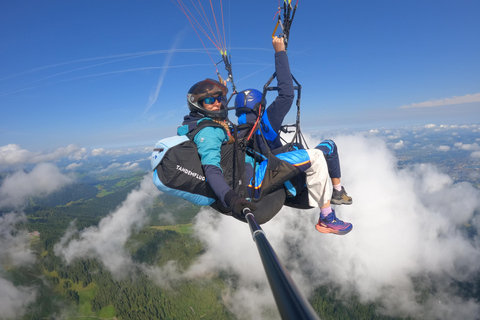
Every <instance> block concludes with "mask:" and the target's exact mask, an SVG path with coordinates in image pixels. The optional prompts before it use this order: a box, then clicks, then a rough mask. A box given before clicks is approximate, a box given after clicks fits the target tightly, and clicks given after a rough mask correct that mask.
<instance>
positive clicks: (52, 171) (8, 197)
mask: <svg viewBox="0 0 480 320" xmlns="http://www.w3.org/2000/svg"><path fill="white" fill-rule="evenodd" d="M73 181H74V180H73V178H71V177H70V176H67V175H64V174H62V173H61V172H60V170H59V169H58V168H57V167H56V166H55V165H53V164H51V163H41V164H38V165H36V166H35V167H34V168H33V170H32V171H31V172H28V173H27V172H24V171H23V170H19V171H17V172H15V173H14V174H12V175H10V176H7V177H6V178H5V180H4V181H3V183H2V185H1V186H0V208H2V207H20V206H22V205H23V204H24V203H25V201H26V200H27V199H28V198H29V197H38V196H46V195H48V194H50V193H52V192H54V191H56V190H58V189H59V188H61V187H63V186H65V185H67V184H69V183H72V182H73Z"/></svg>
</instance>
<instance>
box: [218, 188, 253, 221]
mask: <svg viewBox="0 0 480 320" xmlns="http://www.w3.org/2000/svg"><path fill="white" fill-rule="evenodd" d="M225 203H227V204H228V206H229V207H230V209H232V213H233V214H234V215H235V216H240V217H243V209H245V208H248V209H250V210H251V211H255V210H256V209H257V206H256V205H254V204H253V203H251V202H250V201H248V200H247V199H245V198H240V197H239V196H238V195H237V194H236V193H235V192H234V191H228V192H227V194H226V195H225Z"/></svg>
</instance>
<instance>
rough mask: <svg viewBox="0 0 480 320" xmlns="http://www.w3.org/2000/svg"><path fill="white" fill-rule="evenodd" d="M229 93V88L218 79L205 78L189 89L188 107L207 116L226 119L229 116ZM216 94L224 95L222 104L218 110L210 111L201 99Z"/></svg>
mask: <svg viewBox="0 0 480 320" xmlns="http://www.w3.org/2000/svg"><path fill="white" fill-rule="evenodd" d="M227 93H228V88H227V87H226V86H224V85H223V84H222V83H220V82H218V81H216V80H213V79H205V80H203V81H200V82H197V83H195V84H194V85H193V86H192V87H191V88H190V90H188V94H187V103H188V108H189V109H190V111H192V112H197V113H200V114H202V115H204V116H205V117H210V118H220V119H225V118H226V117H227V116H228V108H227V106H226V104H227ZM214 95H221V96H222V106H221V107H220V110H218V111H209V110H207V109H205V108H204V107H203V104H202V103H201V101H202V100H203V99H205V98H208V97H212V96H214Z"/></svg>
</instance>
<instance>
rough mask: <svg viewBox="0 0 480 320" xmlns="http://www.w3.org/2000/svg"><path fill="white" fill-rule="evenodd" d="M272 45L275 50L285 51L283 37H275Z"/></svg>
mask: <svg viewBox="0 0 480 320" xmlns="http://www.w3.org/2000/svg"><path fill="white" fill-rule="evenodd" d="M272 45H273V49H274V50H275V52H280V51H285V42H283V37H281V38H280V37H273V40H272Z"/></svg>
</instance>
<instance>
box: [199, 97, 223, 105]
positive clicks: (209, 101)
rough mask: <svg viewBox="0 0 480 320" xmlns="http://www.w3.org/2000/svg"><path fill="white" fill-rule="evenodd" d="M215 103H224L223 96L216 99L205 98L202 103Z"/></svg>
mask: <svg viewBox="0 0 480 320" xmlns="http://www.w3.org/2000/svg"><path fill="white" fill-rule="evenodd" d="M215 101H218V102H222V96H218V97H216V98H214V97H208V98H205V99H203V100H202V102H203V103H206V104H214V103H215Z"/></svg>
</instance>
